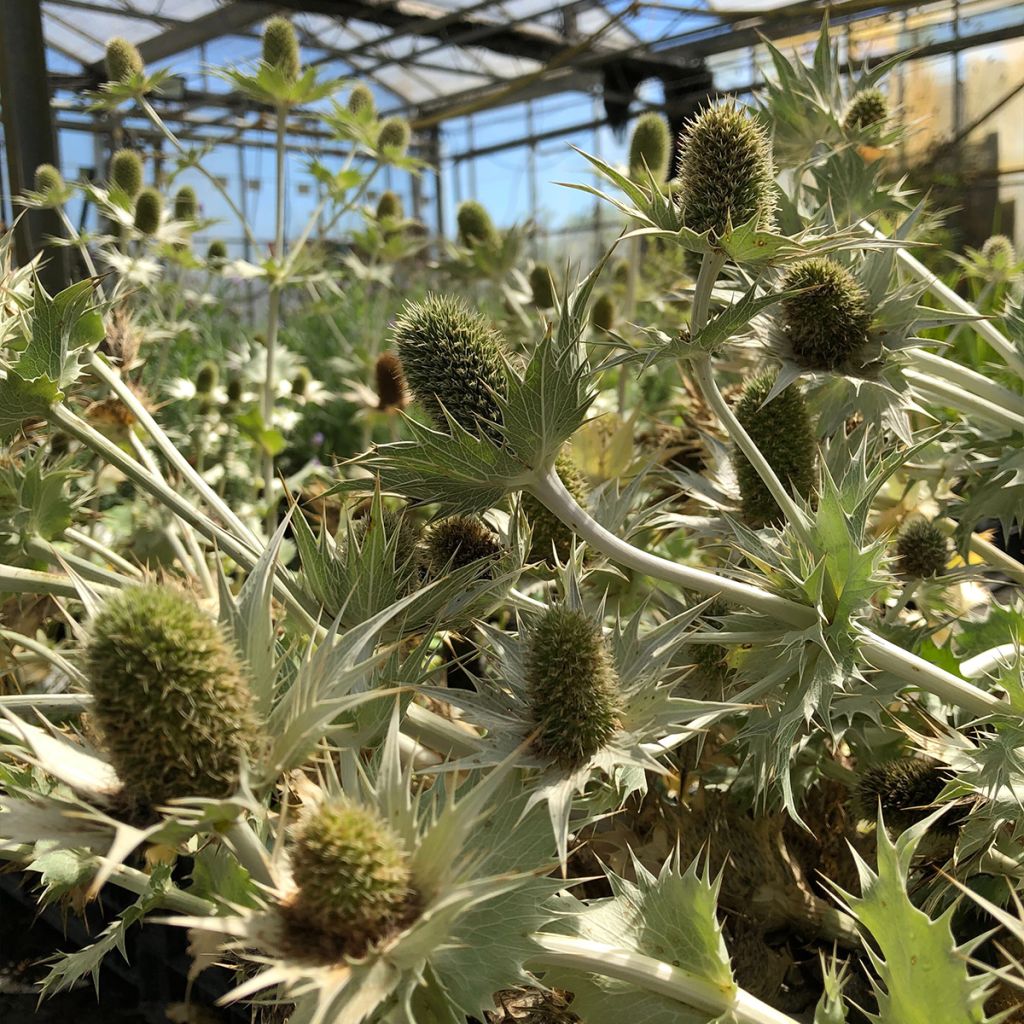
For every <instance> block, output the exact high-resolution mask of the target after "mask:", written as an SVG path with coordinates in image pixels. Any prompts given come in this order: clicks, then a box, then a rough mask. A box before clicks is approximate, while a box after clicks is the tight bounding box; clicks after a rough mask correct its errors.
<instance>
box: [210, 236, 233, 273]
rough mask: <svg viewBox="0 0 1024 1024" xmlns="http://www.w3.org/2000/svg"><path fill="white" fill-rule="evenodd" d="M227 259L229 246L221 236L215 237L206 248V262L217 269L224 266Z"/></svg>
mask: <svg viewBox="0 0 1024 1024" xmlns="http://www.w3.org/2000/svg"><path fill="white" fill-rule="evenodd" d="M227 259H228V247H227V246H226V245H225V244H224V243H223V242H222V241H221V240H220V239H219V238H215V239H214V240H213V241H212V242H211V243H210V245H209V247H208V248H207V250H206V262H207V263H209V265H210V266H211V267H213V269H214V270H217V269H219V268H220V267H222V266H224V264H225V263H226V262H227Z"/></svg>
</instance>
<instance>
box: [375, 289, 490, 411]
mask: <svg viewBox="0 0 1024 1024" xmlns="http://www.w3.org/2000/svg"><path fill="white" fill-rule="evenodd" d="M394 335H395V342H396V346H397V348H398V355H399V358H400V359H401V361H402V367H403V369H404V371H405V379H406V380H407V381H408V383H409V387H410V389H411V390H412V393H413V397H415V398H416V400H417V401H419V402H420V403H422V405H423V407H424V408H425V409H426V411H427V412H428V413H429V414H430V418H431V419H432V420H433V421H434V424H435V425H436V426H437V428H438V429H439V430H447V429H448V423H447V421H446V420H445V417H444V412H443V411H442V406H443V408H444V409H447V411H448V414H449V415H450V416H451V417H452V418H453V419H454V420H455V422H456V423H458V424H459V425H460V426H461V427H463V428H464V429H465V430H469V431H479V430H481V429H486V428H484V427H483V426H482V425H483V424H484V423H487V422H490V423H500V421H501V410H500V408H499V407H498V403H497V401H496V400H495V397H494V393H497V394H499V395H500V394H503V393H504V391H505V366H504V361H503V359H502V355H501V347H502V345H501V336H500V335H499V334H498V333H497V332H496V331H495V330H494V329H493V328H492V327H491V326H490V324H489V323H488V322H487V320H485V319H484V317H482V316H481V315H480V314H479V313H475V312H473V311H472V310H471V309H470V308H469V306H467V305H466V303H465V302H463V301H462V299H457V298H452V297H449V296H446V295H428V296H427V297H426V298H425V299H424V300H423V301H422V302H407V303H406V304H405V307H404V308H403V310H402V312H401V314H400V315H399V316H398V318H397V319H396V321H395V326H394Z"/></svg>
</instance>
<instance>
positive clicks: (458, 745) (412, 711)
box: [402, 704, 480, 757]
mask: <svg viewBox="0 0 1024 1024" xmlns="http://www.w3.org/2000/svg"><path fill="white" fill-rule="evenodd" d="M402 732H403V733H405V735H406V736H408V737H409V738H410V739H413V740H415V741H416V742H417V743H421V744H422V745H423V746H424V747H426V748H427V749H428V750H433V751H434V752H435V753H438V754H441V755H443V756H445V757H469V756H470V755H472V754H476V753H478V752H479V750H480V741H479V740H478V739H477V738H476V737H475V736H474V735H473V734H472V733H469V732H466V730H465V729H460V728H459V727H458V726H457V725H455V724H454V723H453V722H449V721H448V719H446V718H442V717H441V716H440V715H435V714H434V713H433V712H431V711H428V710H427V709H426V708H421V707H420V706H419V705H418V704H410V705H409V708H408V710H407V711H406V713H405V718H404V719H403V720H402Z"/></svg>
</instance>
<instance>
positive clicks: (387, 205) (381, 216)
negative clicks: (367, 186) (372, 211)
mask: <svg viewBox="0 0 1024 1024" xmlns="http://www.w3.org/2000/svg"><path fill="white" fill-rule="evenodd" d="M403 213H404V211H403V210H402V200H401V198H400V197H399V196H398V195H397V194H396V193H394V192H392V191H391V190H390V189H389V190H388V191H387V192H381V194H380V198H379V199H378V200H377V220H401V218H402V215H403Z"/></svg>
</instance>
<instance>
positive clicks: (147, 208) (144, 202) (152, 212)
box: [135, 188, 164, 235]
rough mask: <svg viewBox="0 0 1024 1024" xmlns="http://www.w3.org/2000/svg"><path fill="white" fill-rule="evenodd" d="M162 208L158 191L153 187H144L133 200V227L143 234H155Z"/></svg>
mask: <svg viewBox="0 0 1024 1024" xmlns="http://www.w3.org/2000/svg"><path fill="white" fill-rule="evenodd" d="M163 208H164V201H163V198H162V197H161V195H160V193H159V192H157V190H156V189H155V188H144V189H143V190H142V191H141V192H140V193H139V194H138V196H137V198H136V200H135V227H136V228H137V229H138V230H139V231H141V232H142V233H143V234H144V235H155V234H156V232H157V229H158V228H159V227H160V214H161V213H162V212H163Z"/></svg>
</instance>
